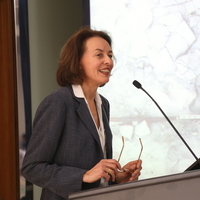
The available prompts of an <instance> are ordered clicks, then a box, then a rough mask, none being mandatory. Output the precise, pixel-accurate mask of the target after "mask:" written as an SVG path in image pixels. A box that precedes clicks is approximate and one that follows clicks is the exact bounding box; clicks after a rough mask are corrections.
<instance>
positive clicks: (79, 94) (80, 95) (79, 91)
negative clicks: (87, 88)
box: [72, 84, 102, 105]
mask: <svg viewBox="0 0 200 200" xmlns="http://www.w3.org/2000/svg"><path fill="white" fill-rule="evenodd" d="M72 89H73V92H74V95H75V96H76V97H78V98H84V99H85V101H86V102H87V100H86V98H85V95H84V93H83V89H82V87H81V85H74V84H73V85H72ZM95 102H96V104H97V105H101V104H102V101H101V97H100V95H99V93H98V92H96V95H95Z"/></svg>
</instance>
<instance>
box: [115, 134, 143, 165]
mask: <svg viewBox="0 0 200 200" xmlns="http://www.w3.org/2000/svg"><path fill="white" fill-rule="evenodd" d="M139 141H140V146H141V148H140V154H139V156H138V160H139V159H140V157H141V155H142V151H143V144H142V139H141V138H139ZM124 143H125V142H124V136H122V148H121V151H120V154H119V158H118V160H117V161H118V162H119V161H120V158H121V155H122V152H123V150H124Z"/></svg>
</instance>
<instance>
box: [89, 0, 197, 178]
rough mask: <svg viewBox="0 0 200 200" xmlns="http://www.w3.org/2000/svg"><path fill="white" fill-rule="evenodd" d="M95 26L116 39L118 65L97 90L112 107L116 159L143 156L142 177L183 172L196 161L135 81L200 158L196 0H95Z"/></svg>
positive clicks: (92, 7) (92, 4) (92, 6)
mask: <svg viewBox="0 0 200 200" xmlns="http://www.w3.org/2000/svg"><path fill="white" fill-rule="evenodd" d="M90 25H91V27H92V28H94V29H97V30H104V31H106V32H108V33H109V34H110V36H111V37H112V40H113V52H114V55H115V57H116V63H115V67H114V69H113V72H112V76H111V78H110V82H109V83H107V84H106V85H105V86H104V87H102V88H99V90H98V91H99V93H100V94H102V95H104V96H105V97H106V98H107V99H108V100H109V102H110V107H111V119H110V124H111V129H112V132H113V148H114V152H113V157H114V158H115V159H117V158H118V156H119V153H120V150H121V147H122V139H121V137H122V136H124V138H125V148H124V151H123V153H122V156H121V160H120V163H121V165H124V164H125V163H127V162H129V161H131V160H136V159H138V155H139V152H140V142H139V138H141V139H142V144H143V152H142V155H141V159H142V160H143V170H142V174H141V178H140V179H146V178H151V177H157V176H163V175H168V174H175V173H180V172H183V171H184V170H185V169H186V168H187V167H189V166H190V165H191V164H192V163H193V162H195V158H194V157H193V156H192V154H191V153H190V152H189V150H188V149H187V148H186V146H185V145H184V143H183V142H182V141H181V140H180V138H179V137H178V136H177V134H176V133H175V131H174V130H173V129H172V127H171V126H170V124H169V123H168V122H167V121H166V119H165V118H164V116H163V115H162V113H161V112H160V111H159V109H158V108H157V107H156V105H155V104H154V103H153V101H152V100H151V99H150V98H149V97H148V96H147V95H146V94H145V93H144V92H143V91H142V90H138V89H137V88H135V87H134V86H133V85H132V82H133V80H138V81H139V82H140V83H141V84H142V86H143V88H144V89H145V90H146V91H147V92H148V93H149V94H150V95H151V96H152V97H153V98H154V99H155V100H156V101H157V103H158V104H159V105H160V107H161V108H162V109H163V111H164V112H165V113H166V115H167V116H168V117H169V119H170V120H171V121H172V123H173V124H174V126H175V127H176V128H177V130H178V131H179V132H180V134H181V135H182V137H183V138H184V139H185V140H186V142H187V143H188V145H189V146H190V147H191V149H192V150H193V151H194V153H195V154H196V155H197V157H200V4H199V0H139V1H138V0H90Z"/></svg>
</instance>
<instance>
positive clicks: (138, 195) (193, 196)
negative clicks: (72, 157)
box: [69, 170, 200, 200]
mask: <svg viewBox="0 0 200 200" xmlns="http://www.w3.org/2000/svg"><path fill="white" fill-rule="evenodd" d="M69 199H70V200H112V199H114V200H178V199H181V200H197V199H200V170H194V171H188V172H184V173H180V174H174V175H169V176H162V177H158V178H151V179H145V180H139V181H134V182H130V183H124V184H116V185H111V186H107V187H104V188H97V189H92V190H85V191H81V192H77V193H73V194H70V195H69Z"/></svg>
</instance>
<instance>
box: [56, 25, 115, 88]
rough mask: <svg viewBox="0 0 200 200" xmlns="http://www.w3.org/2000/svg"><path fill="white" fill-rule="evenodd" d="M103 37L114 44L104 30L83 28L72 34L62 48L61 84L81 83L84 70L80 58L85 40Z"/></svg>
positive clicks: (58, 77) (59, 81)
mask: <svg viewBox="0 0 200 200" xmlns="http://www.w3.org/2000/svg"><path fill="white" fill-rule="evenodd" d="M96 36H97V37H101V38H103V39H105V40H106V41H107V42H108V43H109V45H110V46H112V40H111V37H110V36H109V35H108V34H107V33H106V32H104V31H97V30H92V29H90V28H82V29H81V30H79V31H78V32H77V33H75V34H74V35H72V36H71V37H70V38H69V40H68V41H67V42H66V43H65V45H64V46H63V48H62V50H61V54H60V59H59V66H58V70H57V83H58V85H60V86H65V85H67V84H81V83H82V82H83V72H82V70H81V69H80V60H81V58H82V56H83V54H84V51H85V42H86V40H87V39H89V38H91V37H96Z"/></svg>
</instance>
